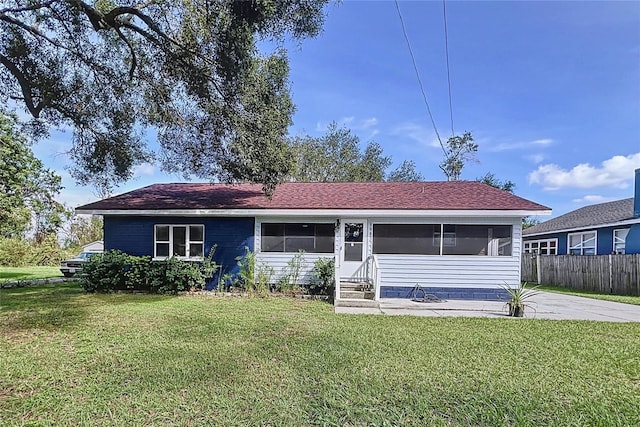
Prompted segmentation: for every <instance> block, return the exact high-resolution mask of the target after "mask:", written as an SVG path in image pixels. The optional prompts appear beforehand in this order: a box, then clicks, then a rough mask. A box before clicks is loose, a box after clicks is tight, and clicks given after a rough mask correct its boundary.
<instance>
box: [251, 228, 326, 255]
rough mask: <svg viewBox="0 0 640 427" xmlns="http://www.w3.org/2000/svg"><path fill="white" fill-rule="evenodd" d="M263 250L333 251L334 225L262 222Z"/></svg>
mask: <svg viewBox="0 0 640 427" xmlns="http://www.w3.org/2000/svg"><path fill="white" fill-rule="evenodd" d="M261 227H262V230H261V239H262V251H263V252H298V251H305V252H310V253H333V251H334V249H333V248H334V235H335V232H334V225H333V224H316V223H262V226H261Z"/></svg>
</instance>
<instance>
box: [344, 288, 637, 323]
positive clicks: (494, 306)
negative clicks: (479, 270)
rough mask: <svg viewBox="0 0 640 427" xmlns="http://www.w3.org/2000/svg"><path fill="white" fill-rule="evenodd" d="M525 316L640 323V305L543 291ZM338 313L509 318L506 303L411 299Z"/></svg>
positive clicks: (530, 301) (530, 302)
mask: <svg viewBox="0 0 640 427" xmlns="http://www.w3.org/2000/svg"><path fill="white" fill-rule="evenodd" d="M528 304H529V305H528V307H527V308H526V310H525V314H524V317H525V318H530V319H554V320H597V321H603V322H640V306H638V305H631V304H623V303H618V302H610V301H603V300H597V299H593V298H584V297H577V296H573V295H564V294H557V293H553V292H540V293H539V294H537V295H535V296H533V297H531V298H530V299H529V301H528ZM335 312H336V313H349V314H387V315H391V316H397V315H407V316H424V317H493V318H505V319H512V318H510V317H509V316H507V308H506V306H505V303H504V302H497V301H463V300H448V301H446V302H440V303H421V302H414V301H411V300H404V299H395V298H383V299H381V300H380V307H379V308H356V307H336V308H335Z"/></svg>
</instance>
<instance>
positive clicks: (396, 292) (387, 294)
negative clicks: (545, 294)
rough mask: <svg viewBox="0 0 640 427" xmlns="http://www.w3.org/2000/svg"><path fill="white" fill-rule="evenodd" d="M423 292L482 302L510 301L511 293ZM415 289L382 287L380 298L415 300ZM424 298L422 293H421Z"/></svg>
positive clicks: (429, 289)
mask: <svg viewBox="0 0 640 427" xmlns="http://www.w3.org/2000/svg"><path fill="white" fill-rule="evenodd" d="M422 290H423V291H424V292H425V293H427V294H430V295H435V296H437V297H438V298H441V299H454V300H456V299H457V300H480V301H507V300H509V299H510V297H509V293H508V292H507V291H506V290H504V289H487V288H446V287H428V286H423V287H422ZM413 296H414V295H413V288H409V287H406V286H382V287H380V298H404V299H409V298H413ZM418 297H419V298H422V292H419V295H418Z"/></svg>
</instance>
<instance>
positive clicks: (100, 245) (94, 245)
mask: <svg viewBox="0 0 640 427" xmlns="http://www.w3.org/2000/svg"><path fill="white" fill-rule="evenodd" d="M103 250H104V242H103V241H102V240H96V241H95V242H91V243H87V244H86V245H84V246H83V247H82V252H102V251H103Z"/></svg>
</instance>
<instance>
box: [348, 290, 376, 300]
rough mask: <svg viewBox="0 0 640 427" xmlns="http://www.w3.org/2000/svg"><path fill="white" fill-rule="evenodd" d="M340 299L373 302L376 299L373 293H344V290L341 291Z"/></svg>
mask: <svg viewBox="0 0 640 427" xmlns="http://www.w3.org/2000/svg"><path fill="white" fill-rule="evenodd" d="M340 298H346V299H368V300H372V299H373V298H374V294H373V291H343V290H340Z"/></svg>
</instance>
